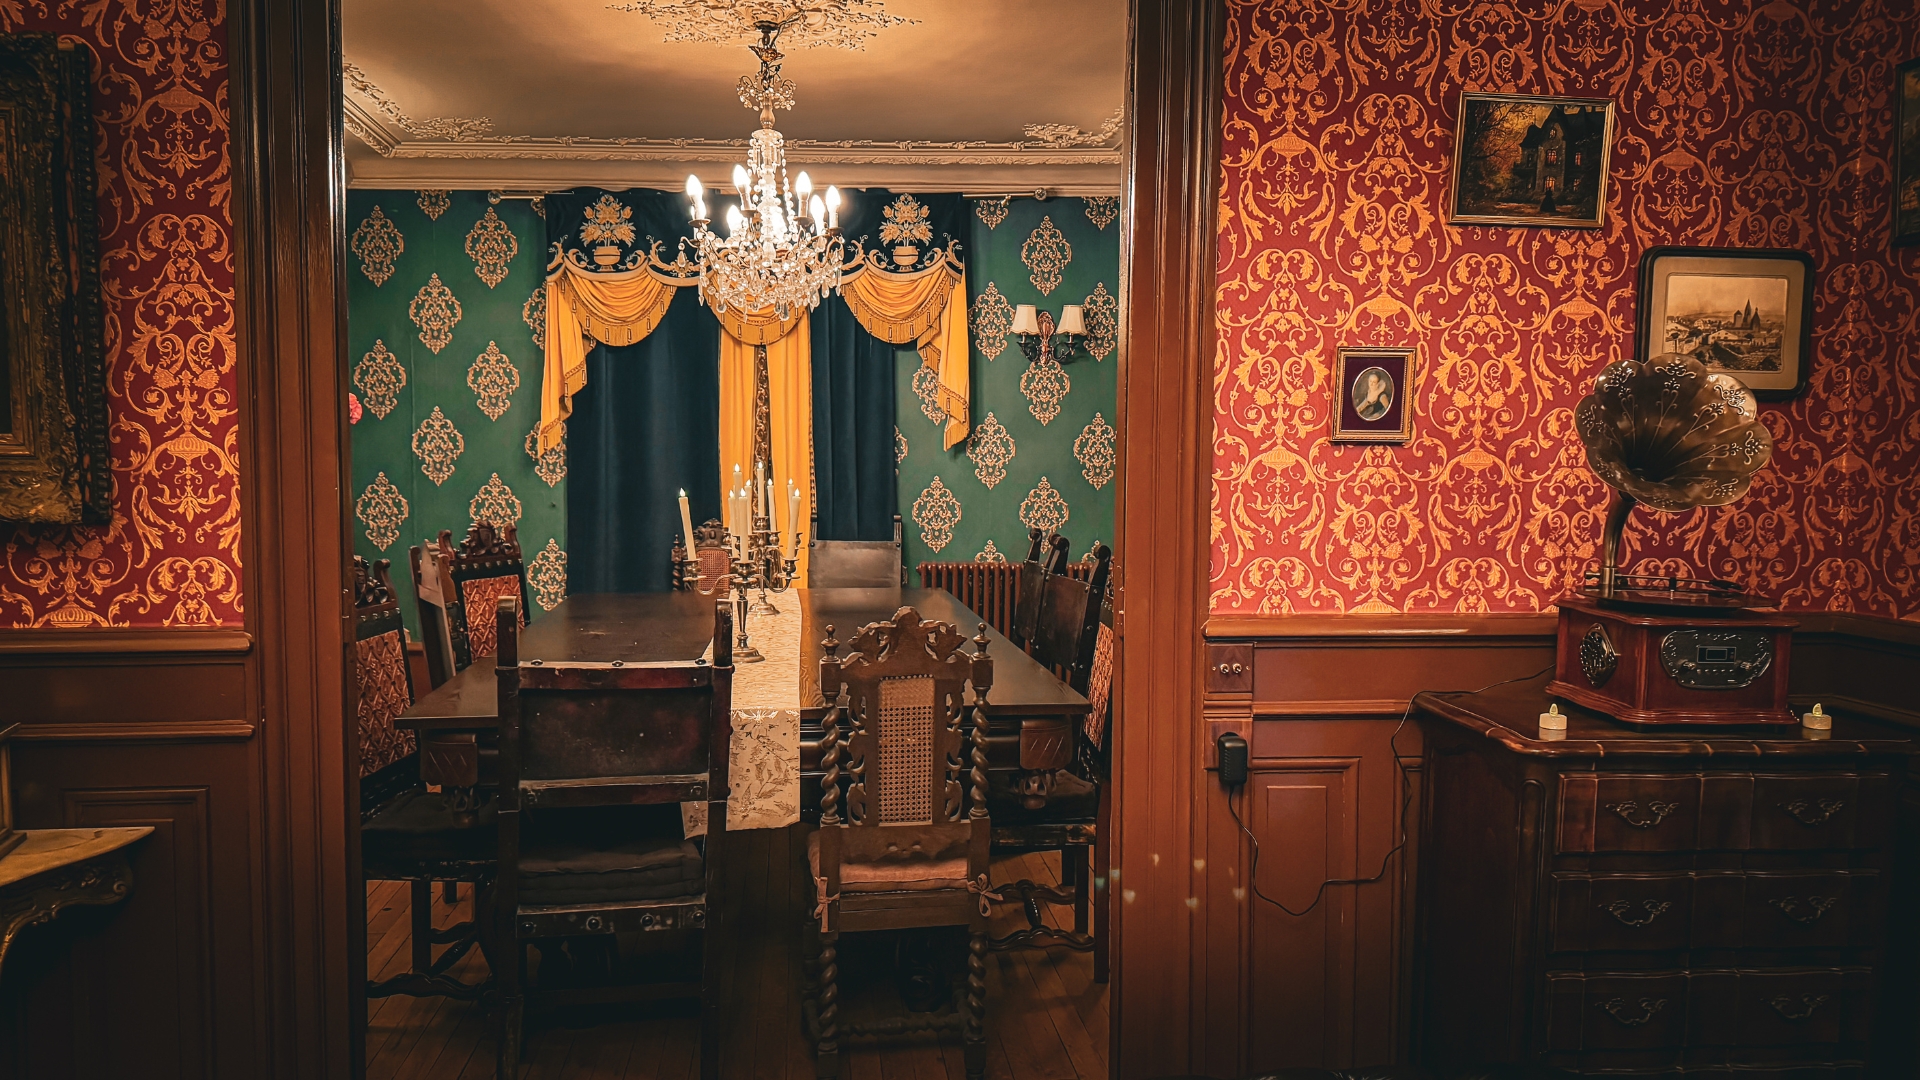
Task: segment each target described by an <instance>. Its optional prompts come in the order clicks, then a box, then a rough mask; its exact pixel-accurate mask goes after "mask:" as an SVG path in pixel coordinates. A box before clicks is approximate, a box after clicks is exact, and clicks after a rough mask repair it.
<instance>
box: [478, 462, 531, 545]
mask: <svg viewBox="0 0 1920 1080" xmlns="http://www.w3.org/2000/svg"><path fill="white" fill-rule="evenodd" d="M520 512H521V506H520V500H519V498H518V497H517V496H515V495H514V493H513V489H512V488H510V487H508V486H507V485H506V484H505V483H503V482H502V481H501V480H500V474H499V473H494V474H493V477H492V479H490V480H488V481H487V482H486V483H484V484H481V485H480V490H479V491H478V492H475V493H474V496H473V501H471V502H469V503H468V504H467V514H468V516H469V517H472V518H473V520H474V521H476V522H481V521H484V522H486V523H487V524H489V525H492V526H493V527H494V528H496V529H499V530H501V531H502V532H504V531H506V528H507V526H509V525H518V524H519V523H520Z"/></svg>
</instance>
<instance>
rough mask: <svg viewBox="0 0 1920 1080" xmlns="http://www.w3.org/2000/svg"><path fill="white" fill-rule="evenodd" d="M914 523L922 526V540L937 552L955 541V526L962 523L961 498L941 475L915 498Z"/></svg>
mask: <svg viewBox="0 0 1920 1080" xmlns="http://www.w3.org/2000/svg"><path fill="white" fill-rule="evenodd" d="M913 523H914V524H915V525H918V526H920V542H921V543H923V544H925V545H927V547H928V548H929V549H930V550H932V551H935V552H938V551H939V550H940V549H941V548H944V547H946V546H947V545H948V544H951V543H953V527H954V526H955V525H958V524H960V500H959V499H956V498H954V497H953V492H952V491H951V490H949V489H948V488H947V485H945V484H943V483H941V482H940V478H939V477H937V476H936V477H934V478H933V483H931V484H928V485H927V489H926V490H925V491H922V492H921V493H920V497H919V498H917V499H915V500H913Z"/></svg>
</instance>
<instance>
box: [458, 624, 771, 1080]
mask: <svg viewBox="0 0 1920 1080" xmlns="http://www.w3.org/2000/svg"><path fill="white" fill-rule="evenodd" d="M517 603H518V601H517V599H516V598H515V597H513V596H511V595H508V596H503V597H500V598H499V600H498V601H497V606H496V612H497V617H496V620H495V625H496V626H497V628H498V640H499V643H500V651H499V654H498V656H497V659H496V662H495V672H496V674H497V676H498V679H499V694H500V707H499V714H500V794H499V798H498V801H499V805H500V811H499V822H500V826H499V837H500V842H499V863H500V869H499V874H498V881H497V884H496V886H495V888H494V890H493V894H492V897H491V905H490V915H491V919H490V924H491V931H490V934H491V938H492V941H493V946H492V948H491V949H490V951H489V958H490V959H492V960H493V961H494V962H495V963H496V964H497V967H496V973H497V979H498V983H499V988H500V989H499V1004H500V1008H499V1010H498V1023H499V1024H500V1028H499V1038H498V1040H497V1041H496V1044H495V1045H496V1047H497V1048H498V1055H499V1056H498V1059H497V1063H496V1064H497V1067H498V1071H499V1076H500V1077H501V1078H502V1080H511V1078H513V1077H517V1076H518V1075H519V1065H520V1057H521V1051H522V1046H523V1041H522V1027H523V1024H524V1021H525V1015H526V1012H527V1010H528V1008H529V1007H530V1006H539V1005H553V1006H567V1005H579V1004H589V1003H598V1002H607V1001H622V1000H624V1001H651V1000H663V999H678V998H694V999H698V1000H699V1001H700V1002H701V1014H700V1075H701V1077H702V1078H703V1080H716V1078H717V1077H718V1076H719V1075H720V1022H721V1016H720V1008H719V1007H720V1002H719V989H720V971H719V955H720V943H721V934H722V933H723V926H722V918H721V912H722V911H723V906H722V903H721V901H722V897H721V895H720V890H719V887H718V886H719V882H720V880H721V878H720V874H719V872H718V870H719V866H718V865H717V862H718V850H719V849H720V848H722V847H724V846H725V845H724V840H725V837H726V833H725V830H724V829H721V828H719V827H717V826H716V827H715V828H713V829H710V830H709V831H708V833H707V835H706V836H705V837H704V838H703V840H702V841H701V843H703V844H704V845H705V850H704V851H703V850H702V849H701V847H700V845H699V844H696V842H695V841H693V840H690V839H686V838H685V837H684V836H683V834H682V832H681V824H680V812H679V806H678V804H680V803H684V802H701V803H706V804H707V820H708V821H711V822H715V823H719V822H724V821H726V805H727V804H726V795H727V754H728V744H729V740H730V738H731V735H732V725H731V710H732V700H733V690H732V687H733V682H732V680H733V653H732V648H731V645H730V642H731V641H732V629H733V616H732V611H733V609H732V606H731V605H730V604H727V603H725V602H721V603H718V604H716V605H715V615H714V635H713V659H712V661H711V662H709V661H708V660H706V659H704V658H703V659H700V660H692V661H673V662H665V663H657V664H636V663H625V662H622V661H617V660H616V661H611V662H587V661H576V660H566V659H560V660H555V659H548V658H541V657H529V658H527V659H526V660H525V662H522V658H521V656H520V653H519V648H518V642H517V636H516V634H515V628H516V625H517V620H518V617H519V615H518V612H517V610H516V606H517ZM666 930H690V931H701V932H702V933H701V935H700V937H701V941H700V974H699V977H698V979H679V980H675V981H657V982H638V983H631V984H627V985H623V986H618V987H579V988H571V989H569V988H553V987H547V986H540V987H532V986H530V985H529V983H528V979H527V978H526V970H525V968H526V965H525V950H526V947H527V946H528V945H529V944H531V943H532V942H535V941H542V942H551V941H552V940H553V939H557V938H579V937H591V938H595V939H601V940H609V939H610V938H611V936H612V935H615V934H623V933H638V932H652V931H666Z"/></svg>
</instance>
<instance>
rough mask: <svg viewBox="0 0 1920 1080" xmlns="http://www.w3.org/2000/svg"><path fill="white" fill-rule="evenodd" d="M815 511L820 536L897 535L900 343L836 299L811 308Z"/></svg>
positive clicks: (879, 537)
mask: <svg viewBox="0 0 1920 1080" xmlns="http://www.w3.org/2000/svg"><path fill="white" fill-rule="evenodd" d="M812 324H813V486H814V504H813V505H814V515H815V520H816V521H818V523H819V531H820V536H819V539H822V540H891V539H893V516H894V514H895V513H896V512H897V511H896V510H895V505H896V504H895V497H896V485H895V478H894V474H893V398H894V389H893V378H894V362H895V361H894V354H895V348H894V346H893V345H891V344H889V343H888V342H885V341H881V340H880V339H879V338H877V337H874V336H873V335H872V334H869V333H867V331H866V329H865V328H864V327H862V326H861V325H860V323H859V322H858V321H857V320H855V319H854V317H853V312H851V311H849V310H847V302H846V301H845V300H842V299H841V298H840V297H839V296H837V295H835V296H830V297H828V298H827V299H826V300H824V301H822V302H821V304H820V306H819V307H818V308H815V309H814V312H813V320H812Z"/></svg>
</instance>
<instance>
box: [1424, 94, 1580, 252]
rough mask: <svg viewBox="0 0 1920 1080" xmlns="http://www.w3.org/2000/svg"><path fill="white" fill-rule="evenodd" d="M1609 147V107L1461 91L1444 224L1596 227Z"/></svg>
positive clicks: (1548, 98) (1555, 98)
mask: <svg viewBox="0 0 1920 1080" xmlns="http://www.w3.org/2000/svg"><path fill="white" fill-rule="evenodd" d="M1612 146H1613V102H1611V101H1607V100H1605V99H1602V98H1568V97H1541V96H1537V95H1521V94H1472V93H1462V94H1461V95H1460V114H1459V120H1458V121H1457V123H1456V126H1455V129H1454V140H1453V191H1452V193H1451V198H1450V199H1449V200H1448V204H1447V220H1448V221H1449V222H1451V223H1453V224H1455V225H1556V226H1562V227H1570V228H1579V229H1597V228H1599V227H1600V225H1601V224H1602V222H1603V221H1604V220H1605V218H1606V211H1607V162H1608V158H1609V156H1610V154H1611V150H1612Z"/></svg>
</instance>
